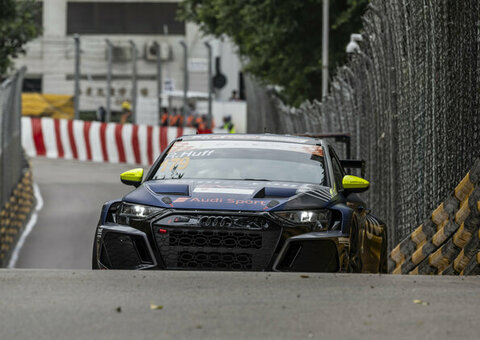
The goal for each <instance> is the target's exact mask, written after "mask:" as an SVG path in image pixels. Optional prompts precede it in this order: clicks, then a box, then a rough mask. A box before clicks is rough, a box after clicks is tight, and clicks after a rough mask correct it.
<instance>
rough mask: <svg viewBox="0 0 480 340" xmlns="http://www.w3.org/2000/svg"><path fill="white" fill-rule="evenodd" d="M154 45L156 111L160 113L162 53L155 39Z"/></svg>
mask: <svg viewBox="0 0 480 340" xmlns="http://www.w3.org/2000/svg"><path fill="white" fill-rule="evenodd" d="M154 45H155V49H156V51H157V100H158V113H160V112H161V110H162V53H161V52H162V47H161V46H160V44H159V43H158V42H156V41H155V43H154ZM159 117H160V115H159Z"/></svg>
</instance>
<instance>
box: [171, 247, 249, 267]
mask: <svg viewBox="0 0 480 340" xmlns="http://www.w3.org/2000/svg"><path fill="white" fill-rule="evenodd" d="M177 265H178V267H180V268H198V269H224V270H251V269H253V268H252V255H251V254H245V253H240V254H235V253H204V252H189V251H182V252H180V253H179V254H178V259H177Z"/></svg>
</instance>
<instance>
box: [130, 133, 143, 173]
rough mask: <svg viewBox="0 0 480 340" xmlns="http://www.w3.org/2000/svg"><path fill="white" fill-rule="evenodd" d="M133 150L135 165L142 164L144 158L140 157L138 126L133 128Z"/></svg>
mask: <svg viewBox="0 0 480 340" xmlns="http://www.w3.org/2000/svg"><path fill="white" fill-rule="evenodd" d="M132 149H133V156H134V157H135V163H137V164H141V163H142V156H140V144H139V143H138V125H133V126H132Z"/></svg>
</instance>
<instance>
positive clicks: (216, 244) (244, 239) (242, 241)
mask: <svg viewBox="0 0 480 340" xmlns="http://www.w3.org/2000/svg"><path fill="white" fill-rule="evenodd" d="M168 245H169V246H182V247H210V248H241V249H260V248H262V235H261V234H260V233H242V232H229V231H201V230H181V229H172V230H170V231H169V236H168Z"/></svg>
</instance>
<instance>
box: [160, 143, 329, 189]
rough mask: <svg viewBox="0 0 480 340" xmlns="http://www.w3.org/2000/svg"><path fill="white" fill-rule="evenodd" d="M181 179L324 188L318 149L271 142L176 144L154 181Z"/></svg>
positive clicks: (321, 157)
mask: <svg viewBox="0 0 480 340" xmlns="http://www.w3.org/2000/svg"><path fill="white" fill-rule="evenodd" d="M180 178H182V179H231V180H256V181H287V182H302V183H316V184H321V185H325V184H326V183H325V170H324V157H323V149H322V147H321V146H318V145H311V144H299V143H288V142H272V141H246V140H198V141H178V142H176V143H175V144H174V145H173V146H172V148H171V149H170V151H169V152H168V154H167V156H166V157H165V158H164V160H163V162H162V163H161V165H160V166H159V168H158V169H157V171H156V173H155V175H154V177H153V179H180Z"/></svg>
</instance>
